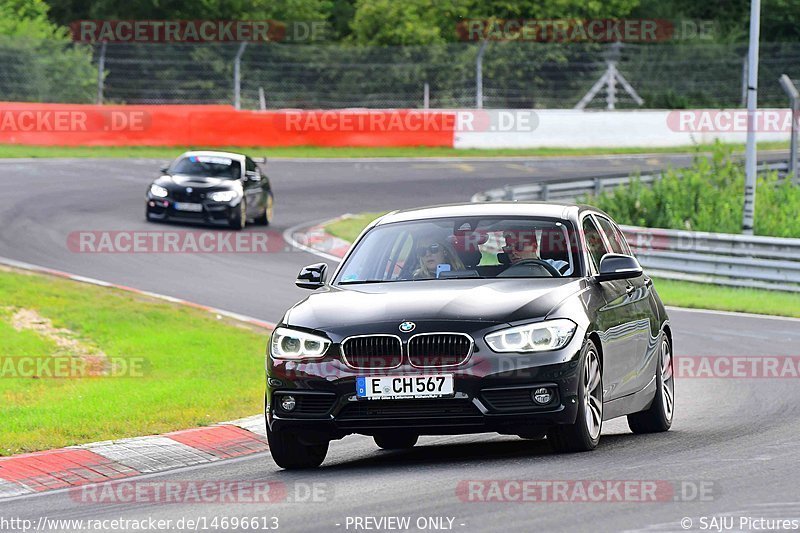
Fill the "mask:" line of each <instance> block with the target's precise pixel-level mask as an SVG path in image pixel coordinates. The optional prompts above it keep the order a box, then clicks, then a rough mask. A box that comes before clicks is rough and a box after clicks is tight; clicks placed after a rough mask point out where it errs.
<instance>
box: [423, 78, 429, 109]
mask: <svg viewBox="0 0 800 533" xmlns="http://www.w3.org/2000/svg"><path fill="white" fill-rule="evenodd" d="M430 106H431V86H430V85H428V82H427V81H426V82H425V85H424V86H423V87H422V109H428V108H430Z"/></svg>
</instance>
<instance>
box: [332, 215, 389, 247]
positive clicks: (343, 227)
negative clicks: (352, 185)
mask: <svg viewBox="0 0 800 533" xmlns="http://www.w3.org/2000/svg"><path fill="white" fill-rule="evenodd" d="M385 214H386V213H360V214H358V215H352V216H348V217H345V218H340V219H339V220H337V221H336V222H332V223H331V224H328V225H327V226H325V231H327V232H328V233H330V234H331V235H333V236H334V237H339V238H340V239H344V240H346V241H347V242H353V241H355V240H356V237H358V235H359V234H360V233H361V230H363V229H364V228H366V227H367V225H368V224H369V223H370V222H372V221H373V220H375V219H376V218H378V217H380V216H383V215H385Z"/></svg>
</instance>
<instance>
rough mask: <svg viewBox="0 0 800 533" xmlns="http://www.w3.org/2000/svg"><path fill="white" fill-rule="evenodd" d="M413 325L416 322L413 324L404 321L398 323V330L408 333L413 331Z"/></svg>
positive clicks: (414, 325)
mask: <svg viewBox="0 0 800 533" xmlns="http://www.w3.org/2000/svg"><path fill="white" fill-rule="evenodd" d="M415 327H417V325H416V324H414V323H413V322H408V321H406V322H403V323H402V324H400V331H402V332H403V333H410V332H412V331H414V328H415Z"/></svg>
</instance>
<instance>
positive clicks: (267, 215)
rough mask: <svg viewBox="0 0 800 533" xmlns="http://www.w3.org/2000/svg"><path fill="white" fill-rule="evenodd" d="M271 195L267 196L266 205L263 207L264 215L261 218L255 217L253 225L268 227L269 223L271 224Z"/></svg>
mask: <svg viewBox="0 0 800 533" xmlns="http://www.w3.org/2000/svg"><path fill="white" fill-rule="evenodd" d="M272 203H273V199H272V195H271V194H268V195H267V203H266V205H265V206H264V213H263V214H262V215H261V216H258V217H256V219H255V223H256V224H259V225H261V226H269V223H270V222H272Z"/></svg>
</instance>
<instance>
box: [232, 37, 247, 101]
mask: <svg viewBox="0 0 800 533" xmlns="http://www.w3.org/2000/svg"><path fill="white" fill-rule="evenodd" d="M246 47H247V42H243V43H240V44H239V50H238V51H237V52H236V57H235V58H234V60H233V107H234V108H235V109H236V110H239V109H241V108H242V76H241V67H242V55H244V49H245V48H246Z"/></svg>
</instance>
